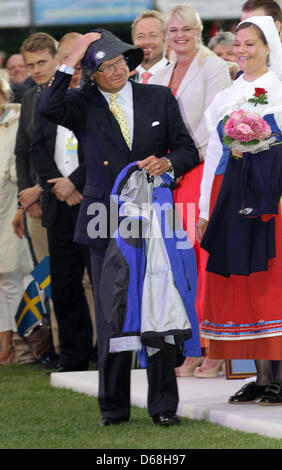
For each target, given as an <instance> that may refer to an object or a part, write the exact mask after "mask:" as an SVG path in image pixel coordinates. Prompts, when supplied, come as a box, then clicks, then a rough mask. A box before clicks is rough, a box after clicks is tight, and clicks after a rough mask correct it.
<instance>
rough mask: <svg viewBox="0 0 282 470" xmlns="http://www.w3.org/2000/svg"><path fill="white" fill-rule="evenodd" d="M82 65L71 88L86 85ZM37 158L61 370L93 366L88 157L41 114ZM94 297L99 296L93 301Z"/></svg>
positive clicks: (67, 46) (65, 43) (68, 42)
mask: <svg viewBox="0 0 282 470" xmlns="http://www.w3.org/2000/svg"><path fill="white" fill-rule="evenodd" d="M78 37H80V34H79V33H76V32H72V33H67V34H66V35H65V36H63V37H62V38H61V40H60V42H59V45H58V61H59V63H60V62H62V61H63V59H65V57H67V56H68V53H69V51H70V50H71V49H72V46H73V44H74V42H75V41H76V39H77V38H78ZM80 76H81V70H80V67H77V68H76V71H75V74H74V75H73V77H72V81H71V83H70V88H76V87H78V86H79V85H80ZM30 154H31V161H32V164H33V166H34V168H35V170H36V173H37V175H38V176H39V177H40V182H41V185H42V188H43V194H42V225H43V227H46V228H47V236H48V247H49V256H50V272H51V279H52V300H53V303H54V308H55V315H56V319H57V322H58V330H59V344H60V355H59V363H58V366H57V368H56V372H67V371H73V370H87V369H88V365H89V360H90V358H91V355H92V353H93V340H92V336H93V328H92V323H91V319H90V316H89V308H88V303H87V300H86V297H85V292H84V286H83V283H82V280H83V277H84V271H85V267H86V268H87V271H88V276H89V278H90V279H91V268H90V257H89V248H88V247H87V246H85V245H80V244H78V243H76V242H74V241H73V235H74V230H75V224H76V219H77V215H78V211H79V207H80V202H81V200H82V194H81V193H82V190H83V186H84V184H85V179H86V169H85V165H84V161H83V157H82V155H81V152H80V150H79V149H77V140H76V138H75V137H74V135H73V133H72V131H69V130H68V129H66V128H64V127H62V126H56V124H54V123H51V122H50V121H48V120H47V119H44V118H43V117H42V116H40V115H37V118H36V128H35V132H34V135H33V139H32V145H31V150H30ZM91 300H93V299H91Z"/></svg>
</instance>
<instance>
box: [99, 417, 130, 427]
mask: <svg viewBox="0 0 282 470" xmlns="http://www.w3.org/2000/svg"><path fill="white" fill-rule="evenodd" d="M128 421H129V418H103V419H102V421H100V423H99V424H100V426H110V425H111V424H120V423H127V422H128Z"/></svg>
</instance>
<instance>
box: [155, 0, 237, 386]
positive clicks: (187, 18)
mask: <svg viewBox="0 0 282 470" xmlns="http://www.w3.org/2000/svg"><path fill="white" fill-rule="evenodd" d="M165 23H166V30H167V32H166V35H167V44H168V46H169V47H170V48H171V49H172V50H173V52H174V56H175V57H176V59H175V60H174V61H173V62H172V63H171V64H170V65H168V66H166V67H163V68H162V70H160V71H159V72H158V73H156V74H155V75H154V77H152V78H151V79H150V80H149V83H150V84H151V83H154V84H158V85H165V86H169V87H170V88H171V89H172V92H173V94H174V95H175V97H176V99H177V101H178V104H179V107H180V112H181V115H182V118H183V120H184V123H185V124H186V127H187V129H188V130H189V133H190V135H191V136H192V138H193V140H194V142H195V145H196V147H197V148H198V151H199V155H200V159H201V161H202V163H201V164H200V165H198V166H197V167H196V168H194V169H193V170H192V171H189V172H188V173H186V174H185V175H184V177H183V178H182V180H181V181H180V182H179V184H178V187H177V188H176V190H175V191H174V201H175V203H178V204H179V206H182V207H183V225H184V228H185V229H186V230H187V231H188V234H189V235H190V239H191V241H193V242H194V249H195V253H196V259H197V269H198V288H197V298H196V310H197V315H198V319H199V322H201V320H202V309H203V294H204V278H205V266H206V260H207V254H206V253H205V251H204V250H202V249H201V248H200V246H199V243H198V242H197V240H195V237H194V232H195V222H194V221H197V219H198V216H199V210H198V201H199V197H200V184H201V179H202V174H203V161H204V159H205V154H206V149H207V144H208V140H209V136H210V132H209V130H208V129H207V126H206V121H205V116H204V112H205V110H206V108H207V107H208V106H209V104H210V103H211V102H212V100H213V98H214V97H215V96H216V94H217V93H218V92H219V91H220V90H223V89H224V88H226V87H228V86H230V85H231V79H230V75H229V70H228V67H227V65H226V62H225V61H224V60H222V59H220V58H219V57H217V56H216V54H214V53H213V52H212V51H211V50H209V49H208V48H207V47H205V46H204V45H203V44H202V40H201V33H202V30H203V25H202V21H201V19H200V17H199V15H198V13H197V11H195V10H194V9H193V8H192V7H190V6H188V5H177V6H175V7H173V8H172V9H171V10H170V12H169V13H168V14H167V16H166V17H165ZM188 205H190V206H188ZM190 207H192V210H194V209H195V213H193V212H191V211H190V209H189V208H190ZM188 209H189V210H188ZM188 218H189V219H190V221H188V220H187V219H188ZM207 346H208V341H207V340H204V339H202V348H203V349H205V348H207ZM204 359H205V358H204V356H203V357H187V358H186V359H185V361H184V363H183V365H182V366H181V367H178V368H176V375H178V376H190V375H193V373H195V375H196V376H197V377H210V376H216V375H217V374H218V369H219V367H220V365H221V363H222V361H209V360H208V359H206V360H205V361H204ZM203 361H204V363H203ZM201 364H202V365H201ZM200 365H201V367H199V368H198V369H197V370H196V368H197V367H198V366H200Z"/></svg>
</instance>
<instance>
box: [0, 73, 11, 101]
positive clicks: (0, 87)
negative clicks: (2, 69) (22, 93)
mask: <svg viewBox="0 0 282 470" xmlns="http://www.w3.org/2000/svg"><path fill="white" fill-rule="evenodd" d="M0 93H3V95H4V96H5V100H6V101H11V100H12V98H13V91H12V88H11V87H10V85H9V81H8V80H7V79H6V78H5V75H4V73H3V74H2V73H0Z"/></svg>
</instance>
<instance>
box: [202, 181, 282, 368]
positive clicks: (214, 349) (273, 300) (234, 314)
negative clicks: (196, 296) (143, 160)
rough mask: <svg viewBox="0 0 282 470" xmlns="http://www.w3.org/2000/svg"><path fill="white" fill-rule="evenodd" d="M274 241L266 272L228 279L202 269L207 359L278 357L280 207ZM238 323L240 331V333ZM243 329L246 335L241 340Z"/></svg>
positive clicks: (281, 335) (281, 322) (281, 332)
mask: <svg viewBox="0 0 282 470" xmlns="http://www.w3.org/2000/svg"><path fill="white" fill-rule="evenodd" d="M222 180H223V175H218V176H216V177H215V179H214V184H213V188H212V194H211V210H212V209H213V207H214V205H215V202H216V199H217V195H218V193H219V190H220V187H221V183H222ZM275 241H276V257H275V258H273V259H271V260H269V265H268V271H261V272H256V273H253V274H251V275H249V276H237V275H231V276H230V277H229V278H227V277H224V276H220V275H218V274H213V273H210V272H206V278H205V280H206V289H205V298H204V311H203V323H202V334H203V335H204V336H205V337H206V338H208V339H209V340H210V341H209V357H210V358H211V359H221V358H224V359H248V358H249V359H265V360H281V359H282V328H281V326H282V218H281V210H280V207H279V211H278V215H276V216H275ZM240 328H242V331H244V334H242V335H241V334H240V331H241V330H240ZM248 328H249V332H250V337H248V338H247V339H242V336H244V335H247V334H246V333H248ZM230 332H232V333H231V334H230ZM233 332H235V333H234V337H232V334H233ZM227 337H228V339H227Z"/></svg>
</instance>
